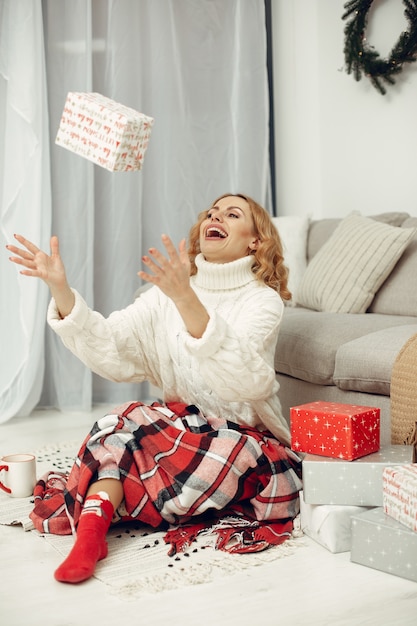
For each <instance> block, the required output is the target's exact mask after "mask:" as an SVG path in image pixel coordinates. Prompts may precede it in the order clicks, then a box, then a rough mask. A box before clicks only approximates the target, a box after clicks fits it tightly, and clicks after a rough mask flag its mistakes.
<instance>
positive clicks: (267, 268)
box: [188, 193, 291, 300]
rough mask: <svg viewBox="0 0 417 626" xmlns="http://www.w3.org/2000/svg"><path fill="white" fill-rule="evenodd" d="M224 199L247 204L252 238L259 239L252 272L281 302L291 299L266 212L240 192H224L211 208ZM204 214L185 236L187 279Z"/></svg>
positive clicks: (280, 251)
mask: <svg viewBox="0 0 417 626" xmlns="http://www.w3.org/2000/svg"><path fill="white" fill-rule="evenodd" d="M227 196H234V197H238V198H243V199H244V200H246V202H247V203H248V205H249V208H250V212H251V215H252V219H253V224H254V229H255V235H256V237H257V238H258V240H259V245H258V248H257V249H256V250H253V252H252V254H253V256H254V257H255V262H254V264H253V266H252V271H253V273H254V274H255V276H256V278H257V279H258V280H260V281H261V282H263V283H264V284H265V285H267V286H268V287H271V288H272V289H274V290H275V291H277V292H278V293H279V294H280V296H281V298H282V299H283V300H291V292H290V291H289V290H288V269H287V267H286V266H285V265H284V256H283V249H282V243H281V239H280V236H279V233H278V231H277V229H276V228H275V226H274V224H273V223H272V221H271V217H270V215H269V213H268V212H267V211H266V210H265V209H264V208H263V207H262V206H261V205H260V204H258V203H257V202H256V201H255V200H253V198H250V197H249V196H246V195H244V194H241V193H225V194H223V195H222V196H220V197H219V198H216V200H215V201H214V202H213V203H212V205H211V206H215V205H216V204H217V202H219V200H221V199H222V198H227ZM210 208H211V207H210ZM208 210H210V209H208ZM207 212H208V211H207V210H206V211H202V212H201V213H200V214H199V216H198V219H197V222H196V223H195V224H194V226H192V228H191V230H190V233H189V248H188V254H189V257H190V261H191V276H193V275H194V274H196V273H197V267H196V265H195V257H196V256H197V254H199V253H200V252H201V250H200V226H201V224H202V222H203V221H204V220H205V219H206V218H207Z"/></svg>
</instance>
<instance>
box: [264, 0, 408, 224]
mask: <svg viewBox="0 0 417 626" xmlns="http://www.w3.org/2000/svg"><path fill="white" fill-rule="evenodd" d="M343 5H344V0H343V1H341V0H272V19H273V37H274V41H273V53H274V84H275V91H274V98H275V111H274V114H275V148H276V186H277V209H278V214H279V215H305V214H307V215H309V216H310V217H312V218H320V217H335V216H337V217H343V216H345V215H347V214H348V213H350V212H351V211H352V210H357V211H360V212H361V213H362V214H364V215H371V214H375V213H380V212H383V211H407V212H409V213H411V214H414V215H416V214H417V150H416V144H417V63H413V64H408V65H406V66H405V68H404V70H403V71H402V73H401V74H399V75H398V77H397V79H396V84H395V85H393V86H390V85H388V86H387V93H386V95H385V96H382V95H381V94H380V93H379V92H378V91H377V90H376V89H375V88H374V87H373V86H372V84H371V82H370V81H369V79H367V78H365V77H362V79H361V80H360V81H359V82H357V81H355V79H354V78H353V76H352V75H348V74H347V73H346V71H345V69H344V55H343V47H344V28H345V24H346V22H345V21H344V20H342V19H341V18H342V15H343V13H344V8H343ZM406 28H407V21H406V19H405V16H404V4H403V2H402V1H400V0H382V1H381V2H375V3H374V5H373V7H372V10H371V11H370V13H369V22H368V29H367V39H368V41H369V42H370V43H371V44H372V45H374V46H375V48H376V50H377V51H378V52H379V53H380V55H381V56H382V57H386V56H388V55H389V53H390V51H391V48H392V47H393V45H394V44H395V43H396V41H397V40H398V37H399V35H400V32H401V31H402V30H404V29H406Z"/></svg>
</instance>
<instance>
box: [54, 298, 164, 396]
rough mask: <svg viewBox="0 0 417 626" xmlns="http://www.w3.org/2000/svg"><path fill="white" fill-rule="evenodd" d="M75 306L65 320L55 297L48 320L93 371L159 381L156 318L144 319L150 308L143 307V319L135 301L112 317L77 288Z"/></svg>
mask: <svg viewBox="0 0 417 626" xmlns="http://www.w3.org/2000/svg"><path fill="white" fill-rule="evenodd" d="M73 293H74V295H75V305H74V308H73V310H72V311H71V313H70V314H69V315H67V316H66V317H65V318H64V319H61V317H60V315H59V312H58V310H57V307H56V304H55V301H54V299H52V300H51V302H50V304H49V308H48V316H47V321H48V324H49V325H50V327H51V328H52V330H53V331H54V332H55V333H56V334H57V335H59V336H60V338H61V339H62V341H63V343H64V345H65V346H66V347H67V348H68V349H69V350H70V351H71V352H72V353H73V354H75V356H77V357H78V358H79V359H80V360H81V361H82V362H83V363H84V364H85V365H86V366H87V367H89V368H90V369H91V370H92V371H93V372H95V373H96V374H99V375H100V376H102V377H103V378H107V379H108V380H112V381H114V382H135V383H138V382H142V381H143V380H145V379H147V380H150V381H151V382H153V383H154V384H159V379H157V378H155V367H154V366H153V358H154V357H155V349H154V344H153V343H152V333H146V345H145V344H144V342H143V337H142V335H144V334H145V333H141V332H140V329H141V328H148V329H150V328H151V326H152V320H151V319H150V316H149V319H144V314H146V309H143V310H141V317H140V319H139V316H138V314H137V313H136V308H137V307H135V305H134V304H132V305H130V306H129V307H127V308H126V309H124V310H122V311H116V312H114V313H112V314H111V315H110V316H109V317H108V318H105V317H104V316H103V315H101V314H100V313H98V312H97V311H92V310H91V309H90V308H89V307H88V306H87V304H86V302H85V300H84V299H83V298H82V297H81V296H80V294H79V293H78V292H77V291H75V290H73Z"/></svg>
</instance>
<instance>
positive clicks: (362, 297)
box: [297, 214, 416, 313]
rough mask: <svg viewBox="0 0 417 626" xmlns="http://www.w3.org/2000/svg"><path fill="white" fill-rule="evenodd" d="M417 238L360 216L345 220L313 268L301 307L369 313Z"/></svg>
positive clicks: (309, 270) (303, 288) (299, 296)
mask: <svg viewBox="0 0 417 626" xmlns="http://www.w3.org/2000/svg"><path fill="white" fill-rule="evenodd" d="M415 232H416V229H415V228H399V227H396V226H390V225H388V224H384V223H382V222H377V221H376V220H373V219H371V218H368V217H363V216H361V215H358V214H352V215H349V216H348V217H346V218H344V219H343V220H342V221H341V223H340V224H339V226H338V227H337V228H336V230H335V231H334V233H333V234H332V235H331V237H330V238H329V239H328V240H327V241H326V243H325V244H324V245H323V246H322V247H321V248H320V250H319V251H318V252H317V254H316V255H315V256H314V257H313V258H312V260H311V261H310V263H309V264H308V267H307V269H306V271H305V273H304V276H303V279H302V281H301V284H300V286H299V289H298V291H297V304H298V305H300V306H305V307H307V308H309V309H315V310H316V311H328V312H334V313H365V312H366V310H367V308H368V307H369V305H370V304H371V302H372V299H373V297H374V295H375V293H376V291H377V290H378V288H379V287H380V286H381V285H382V283H383V282H384V280H385V279H386V278H387V276H388V275H389V274H390V272H391V271H392V269H393V268H394V266H395V264H396V262H397V261H398V259H399V258H400V256H401V255H402V253H403V251H404V250H405V248H406V246H407V244H408V243H409V241H410V239H411V238H412V237H413V235H414V234H415ZM410 288H411V287H410Z"/></svg>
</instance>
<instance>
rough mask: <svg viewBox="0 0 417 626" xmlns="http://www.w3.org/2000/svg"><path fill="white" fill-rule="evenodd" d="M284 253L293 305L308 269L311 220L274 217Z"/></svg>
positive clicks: (297, 217) (301, 217)
mask: <svg viewBox="0 0 417 626" xmlns="http://www.w3.org/2000/svg"><path fill="white" fill-rule="evenodd" d="M272 223H273V224H274V226H275V228H276V229H277V231H278V233H279V236H280V239H281V243H282V248H283V252H284V263H285V265H286V267H287V268H288V270H289V273H288V289H289V290H290V291H291V293H292V296H293V297H292V300H291V304H292V303H293V302H294V296H295V293H296V291H297V288H298V285H299V284H300V282H301V279H302V277H303V275H304V272H305V270H306V267H307V254H306V250H307V236H308V230H309V223H310V220H309V218H308V217H303V216H297V215H295V216H290V215H283V216H282V217H273V218H272Z"/></svg>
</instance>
